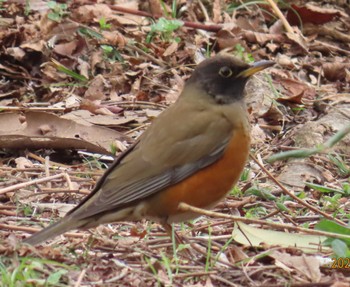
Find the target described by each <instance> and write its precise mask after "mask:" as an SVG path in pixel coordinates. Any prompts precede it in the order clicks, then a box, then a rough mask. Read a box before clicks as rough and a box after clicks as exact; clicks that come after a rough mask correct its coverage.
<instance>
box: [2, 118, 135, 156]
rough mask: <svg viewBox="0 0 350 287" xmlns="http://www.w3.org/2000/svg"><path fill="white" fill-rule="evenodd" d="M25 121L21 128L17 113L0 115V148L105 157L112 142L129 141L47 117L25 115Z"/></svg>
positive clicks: (112, 133)
mask: <svg viewBox="0 0 350 287" xmlns="http://www.w3.org/2000/svg"><path fill="white" fill-rule="evenodd" d="M25 118H26V122H25V124H21V122H20V114H18V113H2V114H0V148H13V149H23V147H26V148H54V149H55V148H56V149H67V148H73V149H86V150H89V151H92V152H99V153H106V154H108V153H110V151H109V150H110V144H111V143H112V142H114V141H115V140H116V139H117V140H122V141H130V139H129V138H128V137H127V136H124V135H123V134H121V133H119V132H117V131H114V130H111V129H107V128H104V127H98V126H93V125H91V124H89V123H85V125H82V124H78V123H76V122H75V121H72V120H69V119H64V118H60V117H58V116H56V115H54V114H51V113H46V112H27V113H25ZM43 129H44V131H45V132H44V133H45V134H44V135H43Z"/></svg>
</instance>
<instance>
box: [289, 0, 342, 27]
mask: <svg viewBox="0 0 350 287" xmlns="http://www.w3.org/2000/svg"><path fill="white" fill-rule="evenodd" d="M341 15H343V14H342V13H341V12H340V11H339V10H335V9H331V8H323V7H318V6H314V5H312V4H306V5H305V6H298V5H296V4H292V5H291V9H289V10H288V12H287V17H286V18H287V20H288V22H289V23H290V24H291V25H300V24H301V23H300V21H301V22H302V23H313V24H318V25H320V24H325V23H327V22H330V21H332V20H333V19H334V18H335V17H336V16H341Z"/></svg>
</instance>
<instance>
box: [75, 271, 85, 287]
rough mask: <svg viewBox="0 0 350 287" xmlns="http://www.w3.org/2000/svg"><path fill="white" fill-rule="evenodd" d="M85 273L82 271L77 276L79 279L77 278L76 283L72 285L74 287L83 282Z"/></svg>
mask: <svg viewBox="0 0 350 287" xmlns="http://www.w3.org/2000/svg"><path fill="white" fill-rule="evenodd" d="M85 273H86V269H83V270H82V271H81V272H80V274H79V277H78V280H77V282H75V284H74V287H79V286H80V285H81V281H83V278H84V276H85Z"/></svg>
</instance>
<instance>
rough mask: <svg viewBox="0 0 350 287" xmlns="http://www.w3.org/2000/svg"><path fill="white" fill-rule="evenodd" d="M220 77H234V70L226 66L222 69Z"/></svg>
mask: <svg viewBox="0 0 350 287" xmlns="http://www.w3.org/2000/svg"><path fill="white" fill-rule="evenodd" d="M219 75H220V76H221V77H224V78H228V77H231V76H232V70H231V69H230V68H229V67H227V66H224V67H222V68H220V70H219Z"/></svg>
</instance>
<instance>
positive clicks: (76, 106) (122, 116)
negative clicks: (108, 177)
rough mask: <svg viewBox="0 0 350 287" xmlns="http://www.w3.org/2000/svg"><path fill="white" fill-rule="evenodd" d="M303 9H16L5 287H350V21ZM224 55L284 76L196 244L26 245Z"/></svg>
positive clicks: (5, 169)
mask: <svg viewBox="0 0 350 287" xmlns="http://www.w3.org/2000/svg"><path fill="white" fill-rule="evenodd" d="M289 2H290V4H288V1H285V2H280V1H278V3H279V6H278V7H277V8H272V6H271V4H270V3H268V1H266V3H264V2H263V1H251V2H249V1H221V0H214V1H200V0H199V1H182V0H179V1H174V0H173V1H158V0H153V1H152V0H149V1H138V0H130V1H123V0H117V1H96V0H95V1H94V0H91V1H87V0H77V1H69V2H68V3H66V2H65V1H57V2H55V1H49V2H47V1H43V0H36V1H10V0H8V1H0V15H1V17H0V26H1V29H0V47H1V50H0V111H1V112H0V148H1V150H0V215H1V217H0V254H1V256H0V271H1V273H0V281H1V284H0V285H1V286H198V287H200V286H206V287H209V286H266V287H267V286H268V287H273V286H276V287H277V286H299V287H301V286H305V287H306V286H334V287H335V286H337V287H339V286H350V279H349V278H350V249H349V248H350V229H349V218H350V215H349V214H350V213H349V212H350V201H349V196H350V180H349V175H350V137H349V130H350V120H349V119H350V60H349V59H350V57H349V56H350V36H349V35H350V16H349V14H350V7H349V3H348V1H346V0H343V1H342V0H339V1H328V3H329V4H327V5H325V4H322V5H321V4H317V3H314V4H307V3H308V1H289ZM318 2H319V1H318ZM320 3H321V2H320ZM278 12H282V13H281V14H278ZM276 15H277V16H276ZM223 50H225V51H226V52H227V53H230V54H232V55H234V56H236V57H239V58H241V59H242V60H244V61H246V62H249V63H250V62H253V61H258V60H272V61H275V62H276V64H275V65H274V66H273V67H271V68H269V69H267V70H266V71H264V72H262V73H259V74H258V75H256V76H254V77H253V79H252V80H251V81H250V82H249V83H248V86H247V89H246V90H247V97H246V101H247V104H248V111H249V117H250V122H251V127H252V131H251V134H252V146H251V155H250V158H249V161H248V163H247V165H246V168H245V170H244V172H243V174H242V176H241V180H240V182H239V184H238V185H237V187H235V188H234V189H233V190H232V191H231V192H230V194H229V195H228V196H227V198H226V199H225V200H224V201H223V202H221V203H220V204H219V205H218V206H216V208H215V209H214V210H213V211H214V212H215V213H212V214H207V215H203V216H200V217H199V218H198V219H196V220H192V221H191V222H188V223H183V224H175V225H174V228H175V229H176V231H177V232H178V233H179V234H180V235H182V236H184V238H186V240H185V241H184V244H182V245H180V246H176V244H175V242H174V238H170V237H169V236H168V235H167V234H166V233H165V232H164V230H163V228H162V227H161V225H159V224H157V223H153V222H149V221H146V220H145V221H141V222H120V223H116V224H109V225H103V226H99V227H98V228H95V229H91V230H89V231H73V232H69V233H67V234H66V235H64V236H59V237H56V238H54V239H52V240H50V241H49V242H46V243H43V244H41V245H39V246H36V247H32V246H29V245H25V244H21V241H22V240H23V239H24V238H26V237H28V236H29V235H30V234H32V233H34V232H36V231H37V230H40V229H41V228H42V227H44V226H47V225H48V224H49V223H50V222H54V221H56V220H57V219H58V218H60V217H62V216H64V214H65V213H66V212H67V211H69V210H70V209H71V208H72V207H74V206H75V205H76V204H77V203H79V202H80V201H81V199H82V198H83V197H84V196H85V195H86V194H89V192H90V191H91V190H92V189H93V187H94V185H95V183H96V181H97V180H98V178H99V177H100V176H101V175H102V174H103V172H104V170H105V169H106V168H107V167H108V165H110V164H111V162H112V160H113V157H114V156H118V154H120V152H121V151H123V150H125V149H126V148H127V147H128V146H129V145H130V144H132V143H133V141H135V139H136V138H137V137H139V136H140V135H141V134H142V132H143V131H144V130H145V129H146V128H147V127H148V126H149V125H150V123H151V122H152V119H153V118H155V117H157V116H158V115H159V114H160V113H161V112H162V111H163V110H164V109H166V107H167V106H168V105H171V104H172V103H173V102H175V101H176V99H177V97H178V95H179V93H180V92H181V90H182V87H183V85H184V83H185V81H186V79H188V77H189V76H190V75H191V72H192V71H193V68H194V66H195V65H196V64H198V63H199V62H200V61H201V60H203V59H204V58H205V57H211V56H213V55H216V54H218V53H219V52H220V51H223ZM179 117H181V115H179ZM200 212H202V213H204V211H200ZM237 215H238V216H239V218H237ZM235 216H236V218H235ZM230 217H231V218H230ZM257 219H259V221H256V220H257ZM189 251H190V253H191V256H189V255H188V253H189Z"/></svg>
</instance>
